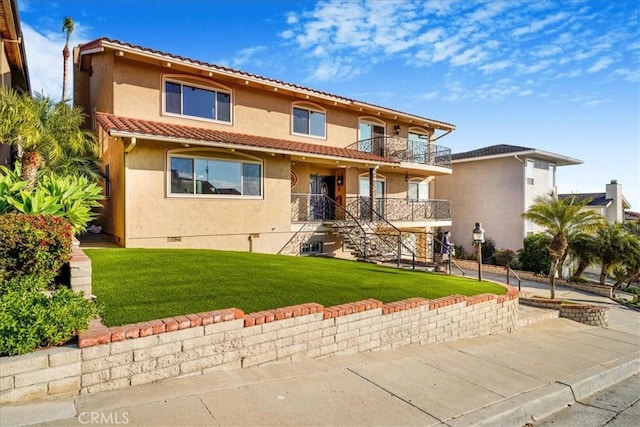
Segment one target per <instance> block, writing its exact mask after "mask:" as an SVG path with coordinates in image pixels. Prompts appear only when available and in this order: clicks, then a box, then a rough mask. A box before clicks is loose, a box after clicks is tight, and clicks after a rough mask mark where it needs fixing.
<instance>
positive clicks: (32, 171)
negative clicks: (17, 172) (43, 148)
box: [20, 150, 42, 188]
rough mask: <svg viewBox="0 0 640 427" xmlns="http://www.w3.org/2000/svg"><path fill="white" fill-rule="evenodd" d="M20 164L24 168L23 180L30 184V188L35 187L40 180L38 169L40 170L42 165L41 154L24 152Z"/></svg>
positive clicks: (33, 151) (34, 151) (29, 151)
mask: <svg viewBox="0 0 640 427" xmlns="http://www.w3.org/2000/svg"><path fill="white" fill-rule="evenodd" d="M20 164H21V166H22V176H21V178H22V180H23V181H27V182H28V184H27V186H28V187H30V188H33V187H35V185H36V179H37V178H38V169H40V165H41V164H42V157H41V156H40V153H38V152H37V151H36V150H24V151H23V152H22V156H21V157H20Z"/></svg>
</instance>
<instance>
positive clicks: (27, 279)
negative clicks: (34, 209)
mask: <svg viewBox="0 0 640 427" xmlns="http://www.w3.org/2000/svg"><path fill="white" fill-rule="evenodd" d="M70 255H71V225H70V224H69V222H68V221H67V220H65V219H64V218H59V217H55V216H50V215H27V214H16V213H11V214H4V215H0V294H2V293H4V292H6V291H8V290H10V289H16V290H17V289H18V288H20V286H22V285H24V289H25V290H33V289H42V288H44V287H45V286H46V285H48V284H49V283H51V282H52V281H53V279H54V278H55V277H56V275H57V274H58V271H59V270H60V268H61V267H62V265H63V264H65V263H66V262H68V261H69V257H70ZM23 279H24V280H23Z"/></svg>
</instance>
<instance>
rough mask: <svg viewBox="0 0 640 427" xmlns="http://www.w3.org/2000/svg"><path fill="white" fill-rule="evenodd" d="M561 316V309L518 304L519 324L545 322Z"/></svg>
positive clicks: (521, 325) (520, 325)
mask: <svg viewBox="0 0 640 427" xmlns="http://www.w3.org/2000/svg"><path fill="white" fill-rule="evenodd" d="M559 317H560V311H558V310H551V309H547V308H538V307H531V306H528V305H524V304H520V305H519V306H518V326H519V327H525V326H528V325H533V324H534V323H539V322H544V321H545V320H551V319H557V318H559Z"/></svg>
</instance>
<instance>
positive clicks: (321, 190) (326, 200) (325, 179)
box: [309, 175, 335, 219]
mask: <svg viewBox="0 0 640 427" xmlns="http://www.w3.org/2000/svg"><path fill="white" fill-rule="evenodd" d="M309 187H310V189H309V190H310V191H309V192H310V193H311V197H310V203H311V210H310V211H311V219H334V206H333V200H334V199H335V177H334V176H325V175H311V176H310V177H309Z"/></svg>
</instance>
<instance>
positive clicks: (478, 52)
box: [451, 46, 487, 66]
mask: <svg viewBox="0 0 640 427" xmlns="http://www.w3.org/2000/svg"><path fill="white" fill-rule="evenodd" d="M486 56H487V53H486V52H484V51H483V50H482V48H480V47H479V46H476V47H473V48H471V49H467V50H465V51H464V52H462V53H461V54H460V55H456V56H454V57H453V58H451V65H454V66H458V65H468V64H475V63H477V62H480V61H482V59H484V58H485V57H486Z"/></svg>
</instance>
